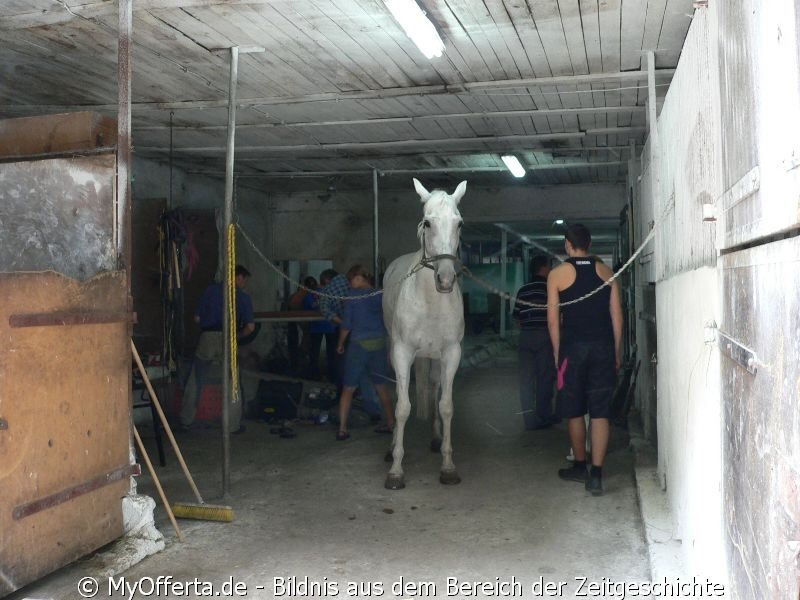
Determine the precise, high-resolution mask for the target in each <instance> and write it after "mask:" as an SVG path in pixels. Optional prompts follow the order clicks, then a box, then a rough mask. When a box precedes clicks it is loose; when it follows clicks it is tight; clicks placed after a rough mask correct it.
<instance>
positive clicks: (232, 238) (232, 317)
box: [227, 223, 239, 401]
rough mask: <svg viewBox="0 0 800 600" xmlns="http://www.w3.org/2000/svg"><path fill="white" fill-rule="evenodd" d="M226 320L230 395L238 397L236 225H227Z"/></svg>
mask: <svg viewBox="0 0 800 600" xmlns="http://www.w3.org/2000/svg"><path fill="white" fill-rule="evenodd" d="M227 259H228V264H227V267H228V298H229V299H230V302H229V303H228V320H229V323H230V332H231V340H230V345H231V348H230V357H231V397H232V398H233V399H234V401H236V400H237V399H238V398H239V361H238V357H237V350H238V346H237V344H236V226H235V225H234V224H233V223H231V224H230V225H228V253H227Z"/></svg>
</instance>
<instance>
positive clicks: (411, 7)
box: [385, 0, 444, 59]
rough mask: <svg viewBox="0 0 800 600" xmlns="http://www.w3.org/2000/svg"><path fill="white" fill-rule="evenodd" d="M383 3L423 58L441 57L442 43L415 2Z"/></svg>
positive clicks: (397, 1) (410, 0) (395, 1)
mask: <svg viewBox="0 0 800 600" xmlns="http://www.w3.org/2000/svg"><path fill="white" fill-rule="evenodd" d="M385 2H386V6H387V7H388V8H389V10H390V11H392V15H394V18H395V20H396V21H397V22H398V23H400V26H401V27H402V28H403V30H404V31H405V32H406V35H407V36H408V37H410V38H411V41H413V42H414V43H415V44H416V45H417V47H418V48H419V49H420V50H421V51H422V53H423V54H424V55H425V58H427V59H431V58H433V57H434V56H436V57H439V56H441V55H442V50H444V42H443V41H442V38H440V37H439V34H438V32H437V31H436V28H435V27H434V26H433V23H431V22H430V20H429V19H428V17H426V16H425V13H424V12H422V9H421V8H420V7H419V5H418V4H417V3H416V2H415V0H385Z"/></svg>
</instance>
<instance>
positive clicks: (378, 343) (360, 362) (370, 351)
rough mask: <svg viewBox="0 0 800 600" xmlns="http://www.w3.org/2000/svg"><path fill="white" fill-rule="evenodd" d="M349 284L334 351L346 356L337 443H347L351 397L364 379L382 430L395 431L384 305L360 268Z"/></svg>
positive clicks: (353, 272) (355, 268)
mask: <svg viewBox="0 0 800 600" xmlns="http://www.w3.org/2000/svg"><path fill="white" fill-rule="evenodd" d="M347 281H348V282H349V283H350V288H351V290H350V299H349V300H348V301H347V302H345V305H344V313H343V315H342V323H341V326H340V328H339V342H338V344H337V347H336V351H337V352H338V353H339V354H345V342H346V341H347V338H348V337H349V338H350V341H349V343H348V344H347V353H346V354H345V358H344V375H343V377H342V395H341V398H340V399H339V431H338V433H337V434H336V439H337V440H339V441H343V440H346V439H347V438H349V437H350V434H349V433H348V431H347V418H348V416H349V415H350V406H351V405H352V403H353V393H354V392H355V391H356V387H358V385H359V381H360V380H361V379H362V377H363V376H364V375H368V376H369V377H370V378H371V379H372V383H373V384H374V385H375V391H377V392H378V397H379V398H380V400H381V405H382V406H383V412H384V414H385V416H386V423H385V429H386V430H387V431H391V430H392V429H394V411H393V410H392V397H391V395H390V394H389V388H388V386H387V385H386V382H387V381H390V374H389V363H388V361H387V360H386V328H385V327H384V325H383V302H382V300H381V296H380V295H379V294H374V290H373V288H372V284H371V283H370V279H369V274H368V273H367V271H366V269H365V268H364V267H362V266H361V265H354V266H353V267H351V268H350V270H349V271H347Z"/></svg>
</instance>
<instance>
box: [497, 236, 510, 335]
mask: <svg viewBox="0 0 800 600" xmlns="http://www.w3.org/2000/svg"><path fill="white" fill-rule="evenodd" d="M507 250H508V232H507V231H506V230H505V229H503V230H502V231H501V232H500V285H499V286H497V287H499V288H500V289H501V290H505V289H506V277H507V273H508V265H507V261H508V257H507V256H506V252H507ZM500 337H501V338H504V337H506V299H505V298H503V297H502V296H501V297H500Z"/></svg>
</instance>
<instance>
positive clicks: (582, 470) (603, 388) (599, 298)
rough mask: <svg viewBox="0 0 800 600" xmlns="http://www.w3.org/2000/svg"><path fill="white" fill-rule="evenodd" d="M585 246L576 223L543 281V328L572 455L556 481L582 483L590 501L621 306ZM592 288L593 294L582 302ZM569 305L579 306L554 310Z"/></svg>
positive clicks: (596, 483)
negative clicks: (560, 258) (588, 467)
mask: <svg viewBox="0 0 800 600" xmlns="http://www.w3.org/2000/svg"><path fill="white" fill-rule="evenodd" d="M591 243H592V236H591V233H590V232H589V230H588V229H587V228H586V227H585V226H584V225H580V224H577V223H576V224H574V225H570V226H569V227H568V228H567V231H566V240H565V242H564V247H565V249H566V251H567V255H568V256H569V258H567V260H566V261H565V262H563V263H562V264H560V265H559V266H558V267H556V268H555V269H553V270H552V271H551V272H550V275H549V276H548V278H547V326H548V329H549V330H550V340H551V341H552V343H553V356H554V359H555V360H554V363H555V365H556V368H557V369H558V372H557V379H558V384H557V387H558V401H557V404H558V410H559V414H560V416H562V417H564V418H565V419H569V438H570V443H571V445H572V451H573V453H574V455H575V461H574V463H573V464H572V466H571V467H569V468H567V469H559V471H558V476H559V477H560V478H561V479H565V480H567V481H578V482H583V483H584V484H585V487H586V490H587V491H589V492H591V493H592V495H593V496H600V495H602V494H603V483H602V468H603V460H604V459H605V455H606V450H607V449H608V438H609V422H608V416H609V409H610V403H611V395H612V393H613V391H614V384H615V383H616V375H617V370H618V369H619V367H620V363H621V355H620V343H621V341H622V304H621V302H620V295H619V286H618V284H617V282H616V280H615V281H613V282H612V283H611V284H610V285H609V286H605V287H602V288H600V286H602V285H603V283H604V282H605V281H608V280H609V279H611V277H612V275H613V274H614V273H613V272H612V271H611V269H610V268H609V267H608V266H606V265H605V264H603V261H602V260H600V259H599V258H597V257H596V256H592V255H590V254H589V246H590V245H591ZM598 288H600V289H599V291H598V292H597V293H594V294H592V295H591V296H589V297H587V298H584V296H586V295H587V294H589V293H590V292H593V291H594V290H596V289H598ZM582 298H583V299H582ZM579 299H580V300H579ZM572 300H579V301H578V302H576V303H574V304H569V305H566V306H563V307H559V304H560V303H564V302H570V301H572ZM587 412H588V413H589V417H590V418H591V429H592V466H591V470H590V471H589V472H588V473H587V471H586V424H585V422H584V415H586V413H587Z"/></svg>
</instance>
